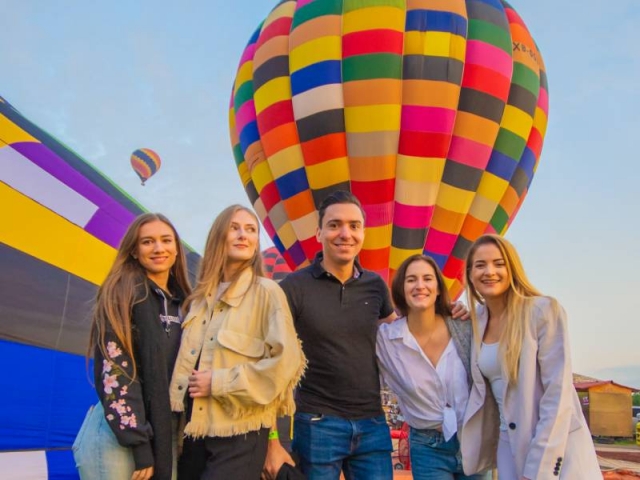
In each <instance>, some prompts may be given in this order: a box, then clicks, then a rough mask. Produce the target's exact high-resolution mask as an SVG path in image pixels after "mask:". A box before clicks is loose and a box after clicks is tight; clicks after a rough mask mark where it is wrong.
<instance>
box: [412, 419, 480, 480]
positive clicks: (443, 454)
mask: <svg viewBox="0 0 640 480" xmlns="http://www.w3.org/2000/svg"><path fill="white" fill-rule="evenodd" d="M409 455H410V456H411V473H412V474H413V479H414V480H453V479H455V480H485V479H488V478H490V477H489V476H488V475H489V473H479V474H475V475H465V474H464V471H463V470H462V457H461V455H460V442H459V441H458V435H457V434H454V435H453V437H451V438H450V439H449V441H445V439H444V435H443V434H442V432H440V431H439V430H432V429H425V430H419V429H417V428H413V427H411V428H410V430H409Z"/></svg>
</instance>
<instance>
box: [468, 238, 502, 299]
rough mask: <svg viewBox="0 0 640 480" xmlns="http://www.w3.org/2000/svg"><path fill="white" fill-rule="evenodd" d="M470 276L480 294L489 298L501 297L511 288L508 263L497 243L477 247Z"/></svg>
mask: <svg viewBox="0 0 640 480" xmlns="http://www.w3.org/2000/svg"><path fill="white" fill-rule="evenodd" d="M469 278H470V280H471V284H472V285H473V288H474V289H475V290H476V291H477V292H478V294H479V295H481V296H482V297H483V298H485V299H488V300H489V299H496V298H498V297H501V296H502V295H504V294H505V293H506V292H507V291H508V290H509V287H510V281H509V271H508V270H507V264H506V262H505V259H504V257H503V256H502V253H501V252H500V249H499V248H498V247H497V246H496V245H495V244H493V243H485V244H483V245H480V246H479V247H478V248H477V249H476V251H475V253H474V254H473V257H472V258H471V271H470V275H469Z"/></svg>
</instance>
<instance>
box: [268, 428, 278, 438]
mask: <svg viewBox="0 0 640 480" xmlns="http://www.w3.org/2000/svg"><path fill="white" fill-rule="evenodd" d="M279 438H280V435H278V430H271V431H270V432H269V440H278V439H279Z"/></svg>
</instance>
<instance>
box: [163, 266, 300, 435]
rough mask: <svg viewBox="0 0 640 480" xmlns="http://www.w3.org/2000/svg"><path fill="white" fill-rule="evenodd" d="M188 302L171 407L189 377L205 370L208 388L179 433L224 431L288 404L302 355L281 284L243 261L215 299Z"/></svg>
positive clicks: (264, 421) (259, 422) (248, 427)
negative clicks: (234, 278) (234, 277)
mask: <svg viewBox="0 0 640 480" xmlns="http://www.w3.org/2000/svg"><path fill="white" fill-rule="evenodd" d="M213 298H214V296H213V295H212V296H210V297H208V298H207V299H204V300H202V301H200V302H195V303H193V304H192V305H191V308H190V310H189V313H188V314H187V316H186V317H185V321H184V323H183V332H182V342H181V345H180V350H179V352H178V358H177V360H176V366H175V369H174V372H173V378H172V380H171V386H170V396H171V408H172V410H173V411H175V412H182V411H184V410H185V400H186V397H185V395H186V393H187V391H188V377H189V375H191V372H192V371H193V369H194V367H195V364H196V362H197V359H198V357H200V363H199V367H198V370H200V371H203V370H211V372H212V373H211V396H209V397H198V398H195V399H194V402H193V410H192V414H191V418H188V419H187V425H186V427H185V434H186V435H188V436H190V437H196V438H197V437H206V436H208V437H214V436H216V437H228V436H232V435H238V434H242V433H246V432H250V431H254V430H258V429H260V428H262V427H266V428H270V427H271V426H272V425H273V424H274V422H275V419H276V417H277V416H282V415H292V414H293V413H294V411H295V403H294V401H293V389H294V388H295V386H296V385H297V384H298V382H299V381H300V378H301V376H302V374H303V372H304V369H305V366H306V359H305V357H304V354H303V353H302V348H301V345H300V341H299V340H298V336H297V335H296V332H295V329H294V326H293V320H292V318H291V312H290V311H289V305H288V303H287V299H286V296H285V294H284V292H283V291H282V289H281V288H280V287H279V286H278V284H277V283H275V282H274V281H272V280H269V279H267V278H263V277H257V278H255V279H253V278H252V273H251V271H250V269H246V270H245V271H244V272H243V273H242V274H241V275H240V278H238V280H237V282H236V283H235V284H232V285H231V286H230V287H229V289H228V290H227V291H226V292H225V293H224V294H223V295H222V297H221V298H220V300H219V301H218V302H215V301H213Z"/></svg>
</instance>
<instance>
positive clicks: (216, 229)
mask: <svg viewBox="0 0 640 480" xmlns="http://www.w3.org/2000/svg"><path fill="white" fill-rule="evenodd" d="M239 211H245V212H247V213H249V214H250V215H251V216H252V217H253V218H254V219H255V221H256V225H257V227H258V241H257V244H256V251H255V254H254V255H253V257H251V258H250V259H249V260H247V261H246V262H245V263H244V265H242V266H241V267H240V268H239V269H238V271H237V272H236V275H235V277H234V278H233V279H232V283H233V282H235V281H236V280H237V279H238V277H239V276H240V273H241V272H242V271H243V270H244V269H245V268H251V270H252V272H253V278H254V279H255V278H256V277H263V276H264V272H263V267H262V255H261V253H260V235H259V233H260V222H259V221H258V217H257V216H256V214H255V213H253V212H252V211H251V210H250V209H248V208H247V207H244V206H242V205H231V206H229V207H227V208H225V209H224V210H223V211H222V212H220V214H219V215H218V216H217V217H216V219H215V220H214V221H213V225H211V229H210V230H209V235H208V236H207V243H206V245H205V247H204V255H203V256H202V260H201V261H200V268H199V269H198V276H197V280H196V286H195V288H194V289H193V293H192V294H191V295H190V296H189V298H187V301H186V302H185V309H188V308H189V306H190V305H191V304H192V303H193V302H194V301H199V300H201V299H203V298H206V296H207V295H208V294H209V293H212V292H215V291H216V290H217V288H218V285H220V282H222V279H223V276H224V267H225V265H226V262H227V235H228V233H229V228H230V226H231V219H232V218H233V216H234V215H235V214H236V213H237V212H239Z"/></svg>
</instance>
